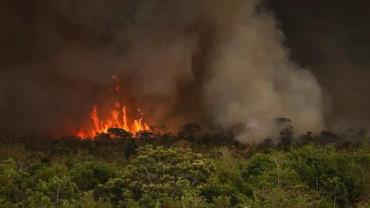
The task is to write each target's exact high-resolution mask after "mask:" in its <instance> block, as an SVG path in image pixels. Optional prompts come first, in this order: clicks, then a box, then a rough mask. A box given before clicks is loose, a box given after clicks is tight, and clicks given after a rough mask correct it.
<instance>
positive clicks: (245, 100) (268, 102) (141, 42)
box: [0, 0, 323, 142]
mask: <svg viewBox="0 0 370 208" xmlns="http://www.w3.org/2000/svg"><path fill="white" fill-rule="evenodd" d="M30 2H32V3H29V4H32V7H31V8H33V10H32V11H28V9H29V8H28V7H27V8H25V10H27V11H28V12H26V13H25V14H24V15H23V16H22V15H21V16H15V15H13V13H11V12H10V13H9V14H8V13H7V15H8V16H6V17H4V18H5V19H9V20H12V21H13V22H12V23H8V25H7V26H9V29H8V31H9V33H10V35H9V36H7V35H5V36H4V37H3V41H2V42H3V43H4V45H5V46H7V47H9V49H10V48H12V49H11V50H9V52H8V54H7V55H4V56H3V57H1V67H2V71H1V74H0V75H1V77H0V81H1V82H0V83H1V86H2V87H1V90H0V98H1V105H0V114H1V115H2V118H3V119H2V121H1V123H0V124H1V126H2V128H3V129H5V130H6V131H7V132H9V133H10V134H14V133H17V134H20V135H27V134H38V133H40V132H42V133H45V134H52V135H63V134H68V133H69V132H73V131H75V130H76V129H78V128H79V127H80V125H81V124H82V123H83V122H84V118H86V116H87V115H88V113H89V110H90V106H91V105H92V104H99V105H103V106H104V105H108V104H107V103H108V102H109V101H111V100H114V98H110V97H107V94H108V93H107V90H106V89H108V87H109V85H110V84H111V76H112V74H115V75H117V76H119V77H120V78H121V79H122V83H123V88H122V92H121V93H122V94H120V95H119V97H120V99H122V100H123V102H125V103H126V104H127V105H128V106H129V107H131V108H132V109H136V108H141V110H142V111H143V112H144V113H145V117H146V118H147V120H149V122H150V123H152V124H158V125H160V124H164V125H167V126H169V127H170V128H172V129H175V127H178V126H179V125H181V124H184V123H186V122H197V123H200V124H201V125H203V126H205V127H206V128H207V129H214V128H222V129H224V130H229V129H232V128H233V127H234V126H236V125H242V126H244V128H243V129H244V130H243V131H241V132H238V135H237V136H238V139H239V140H240V141H242V142H258V141H260V140H261V139H263V138H265V137H268V136H273V135H275V134H276V133H277V128H276V126H275V124H274V119H275V118H277V117H288V118H290V119H292V120H293V123H294V125H295V127H296V129H297V131H298V132H304V131H316V130H319V129H320V128H322V126H323V118H322V115H323V112H322V111H323V110H322V101H321V90H320V87H319V85H318V84H317V82H316V80H315V78H314V77H313V76H312V75H311V74H310V73H309V72H308V71H306V70H304V69H301V68H300V67H299V66H297V65H295V64H294V63H292V62H291V61H290V60H289V51H288V50H287V49H286V48H285V47H284V36H283V34H282V32H281V31H280V30H279V29H278V27H277V22H276V20H275V18H274V16H273V15H272V14H271V13H269V12H268V11H265V10H264V9H263V8H262V7H261V5H260V4H261V2H260V1H258V0H228V1H226V0H188V1H182V0H152V1H133V0H107V1H98V0H95V1H91V0H89V1H87V0H81V1H73V0H66V1H57V0H52V1H49V2H48V3H45V2H43V1H41V0H33V1H30ZM8 7H9V10H12V9H14V10H16V9H19V8H17V6H16V5H14V4H13V3H12V2H11V1H9V3H8ZM13 7H14V8H13ZM4 18H3V19H4ZM15 35H16V36H15Z"/></svg>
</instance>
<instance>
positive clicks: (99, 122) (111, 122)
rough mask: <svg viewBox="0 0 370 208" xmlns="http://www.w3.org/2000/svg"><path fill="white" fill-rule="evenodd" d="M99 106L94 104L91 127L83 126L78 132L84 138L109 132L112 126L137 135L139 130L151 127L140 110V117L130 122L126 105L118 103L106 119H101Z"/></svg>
mask: <svg viewBox="0 0 370 208" xmlns="http://www.w3.org/2000/svg"><path fill="white" fill-rule="evenodd" d="M98 110H99V109H98V107H97V106H96V105H94V106H93V109H92V111H91V113H90V120H91V124H90V126H89V127H84V128H81V130H80V131H79V132H78V133H77V134H76V136H77V137H80V138H82V139H87V138H94V137H96V136H97V135H99V134H102V133H108V130H109V129H111V128H120V129H123V130H125V131H127V132H130V133H132V134H133V135H135V134H136V133H138V132H142V131H149V130H150V127H149V125H148V124H147V123H145V122H144V121H143V118H141V117H142V115H143V114H142V113H141V111H140V110H138V111H139V112H140V116H141V117H140V118H138V119H134V120H132V122H131V123H129V119H128V118H127V108H126V106H123V107H121V104H120V103H116V104H115V106H114V107H113V108H112V110H111V111H110V117H108V118H106V119H101V118H100V117H99V112H98Z"/></svg>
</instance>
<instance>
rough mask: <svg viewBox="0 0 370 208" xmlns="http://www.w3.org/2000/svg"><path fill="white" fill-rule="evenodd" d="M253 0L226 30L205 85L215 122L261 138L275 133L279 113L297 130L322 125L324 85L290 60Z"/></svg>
mask: <svg viewBox="0 0 370 208" xmlns="http://www.w3.org/2000/svg"><path fill="white" fill-rule="evenodd" d="M258 3H259V2H258V1H249V2H248V3H247V4H246V5H243V6H245V8H244V9H242V10H241V11H242V12H241V14H239V15H238V16H237V17H236V19H235V20H234V22H233V23H232V24H233V25H232V26H231V27H230V29H229V30H227V31H226V32H227V33H228V34H230V35H229V37H228V39H227V40H226V41H224V42H222V43H221V44H220V46H219V54H218V57H217V59H216V60H214V63H212V68H211V71H212V78H211V79H210V80H209V81H208V82H207V83H206V85H205V95H206V102H207V106H209V107H210V110H211V113H212V115H213V116H214V119H215V121H216V122H217V124H219V125H220V126H222V127H223V128H232V127H233V126H236V125H238V124H241V125H242V126H243V127H244V128H243V129H244V130H243V131H242V132H239V135H237V138H238V139H239V140H240V141H243V142H259V140H260V139H263V138H267V137H269V136H273V135H276V134H277V133H278V129H277V127H276V124H275V122H274V119H275V118H279V117H287V118H290V119H292V120H293V122H294V126H295V127H296V131H297V132H298V133H304V132H305V131H317V130H320V129H321V128H323V109H322V100H321V89H320V86H319V85H318V83H317V81H316V80H315V78H314V77H313V76H312V75H311V73H309V72H308V71H306V70H304V69H302V68H300V67H299V66H297V65H295V64H294V63H292V62H291V61H290V60H289V56H288V55H289V53H288V51H287V49H286V48H285V47H284V45H283V42H284V37H283V34H282V32H281V31H280V30H279V29H278V27H277V23H276V20H275V18H274V17H273V15H271V14H270V13H268V12H265V11H257V10H256V9H255V8H256V7H257V5H258Z"/></svg>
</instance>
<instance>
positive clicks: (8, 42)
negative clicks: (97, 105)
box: [0, 0, 370, 133]
mask: <svg viewBox="0 0 370 208" xmlns="http://www.w3.org/2000/svg"><path fill="white" fill-rule="evenodd" d="M225 1H226V0H225ZM64 2H72V1H59V0H2V1H1V2H0V25H1V30H0V98H2V99H3V100H0V116H1V118H2V119H1V120H0V130H3V131H4V130H5V131H7V130H9V132H11V133H14V132H17V130H18V128H12V129H11V130H10V127H11V126H20V128H27V129H29V130H30V131H31V132H32V130H35V129H38V130H40V129H41V130H43V125H44V123H49V124H50V123H53V122H57V119H60V118H57V117H56V116H48V115H57V114H58V115H59V114H60V112H62V114H63V115H65V116H64V117H63V118H62V119H66V120H68V117H69V115H78V116H79V117H81V115H83V114H86V112H81V111H75V109H89V106H90V104H89V102H90V101H93V98H92V97H91V96H89V92H93V91H94V90H95V89H94V88H83V87H82V86H88V84H86V83H89V82H92V80H93V79H94V77H99V78H100V77H102V76H107V77H109V75H110V74H111V71H109V70H108V71H107V70H101V69H100V68H109V65H105V64H104V61H97V62H101V63H102V66H95V65H94V66H89V64H90V63H89V60H98V59H99V58H100V57H101V56H104V53H103V52H104V51H105V49H106V47H108V46H109V48H110V49H112V48H113V49H114V50H115V53H116V54H120V53H122V54H125V48H119V47H115V43H116V42H117V41H120V43H121V44H122V45H125V38H126V35H123V37H124V38H121V39H119V40H117V36H116V34H117V33H119V34H124V31H125V28H126V27H128V26H129V23H130V19H131V18H133V17H132V16H133V14H132V13H133V9H132V8H135V7H136V4H137V2H140V1H129V0H122V1H119V0H106V2H107V3H105V4H104V5H106V6H107V7H108V9H105V8H99V5H100V3H99V0H91V1H90V0H88V1H87V0H80V1H78V0H76V1H73V2H74V3H73V4H67V3H64ZM169 2H171V1H169ZM265 3H266V7H267V8H269V9H270V10H271V11H272V12H273V13H274V14H275V16H276V17H277V19H278V21H279V25H280V27H281V29H282V31H283V32H284V34H285V37H286V40H285V44H286V46H287V47H288V48H289V49H290V56H291V59H292V60H293V61H294V62H296V63H298V64H299V65H301V66H303V67H305V68H307V69H308V70H310V71H311V72H312V73H313V74H314V75H315V76H316V78H317V79H318V81H319V83H320V85H321V86H322V88H323V91H324V97H325V102H326V108H327V111H326V112H327V115H326V120H327V124H328V127H342V126H346V127H348V126H349V127H358V128H360V127H369V126H370V118H369V116H368V115H370V83H369V80H370V69H369V68H370V1H368V0H265ZM70 5H74V6H75V7H69V6H70ZM164 8H165V7H164ZM85 9H86V10H85ZM66 11H68V12H66ZM94 11H99V12H94ZM101 11H102V12H101ZM104 11H106V12H104ZM71 12H73V14H78V16H71V15H70V13H71ZM89 12H90V13H89ZM174 21H175V20H174ZM122 31H123V32H122ZM172 32H173V31H171V33H172ZM127 36H128V37H127V39H129V38H130V37H129V35H127ZM158 38H162V39H163V38H164V37H162V35H161V34H158ZM66 48H67V49H68V50H67V51H68V53H66V52H65V51H66ZM74 49H75V50H74ZM69 51H76V54H78V56H75V54H70V53H69ZM101 51H103V52H101ZM86 52H89V53H86ZM60 54H63V56H61V55H60ZM81 54H83V55H81ZM76 57H79V58H78V60H77V58H76ZM108 59H109V57H108ZM67 64H70V65H67ZM86 66H88V68H87V70H88V71H82V70H78V68H81V67H86ZM63 67H67V68H71V69H72V70H70V71H68V73H65V71H63ZM51 68H53V70H51ZM74 68H76V70H74ZM89 68H91V70H90V71H89ZM34 69H37V71H36V73H35V70H34ZM94 69H98V70H94ZM93 72H96V74H91V75H89V76H88V79H82V78H83V77H86V76H84V75H83V74H81V73H93ZM1 77H3V78H1ZM5 77H6V78H5ZM27 79H32V80H33V81H32V82H26V81H25V80H27ZM94 81H95V80H94ZM105 81H106V80H104V81H102V82H101V83H98V84H99V87H104V86H105V85H106V84H107V83H105ZM33 83H41V85H37V86H36V85H33ZM84 84H85V85H84ZM45 89H47V90H46V92H48V93H44V91H45ZM29 92H36V93H29ZM37 92H42V93H37ZM70 92H73V95H71V93H70ZM4 98H6V100H4ZM66 98H68V99H67V100H66ZM34 100H37V102H33V101H34ZM78 100H80V101H81V100H83V101H84V102H77V101H78ZM85 101H87V102H85ZM76 106H79V107H77V108H76ZM40 110H42V111H41V112H40ZM35 118H37V120H39V121H36V119H35ZM67 123H70V126H71V128H72V126H75V125H76V124H77V123H79V121H76V120H74V121H67ZM53 128H54V129H58V126H57V125H55V126H54V127H53ZM54 129H53V130H54ZM49 130H50V129H49Z"/></svg>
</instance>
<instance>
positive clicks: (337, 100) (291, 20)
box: [267, 0, 370, 127]
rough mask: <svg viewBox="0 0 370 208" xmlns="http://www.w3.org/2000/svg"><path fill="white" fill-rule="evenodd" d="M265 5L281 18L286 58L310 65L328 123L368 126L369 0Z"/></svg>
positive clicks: (284, 0) (277, 0)
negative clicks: (321, 93)
mask: <svg viewBox="0 0 370 208" xmlns="http://www.w3.org/2000/svg"><path fill="white" fill-rule="evenodd" d="M267 3H268V5H269V7H270V8H271V9H272V10H273V11H274V13H275V15H276V16H277V18H278V19H279V21H280V24H281V28H282V30H283V31H284V33H285V36H286V44H287V46H288V47H289V48H290V50H291V58H292V59H293V60H294V61H295V62H297V63H299V64H300V65H302V66H304V67H306V68H308V69H310V70H311V71H312V72H313V73H314V74H315V76H316V77H317V79H318V80H319V82H320V84H321V86H322V87H323V89H324V92H325V93H326V98H327V102H328V107H327V108H328V114H329V115H328V116H327V118H328V122H327V123H328V124H329V126H330V124H334V126H339V127H341V125H344V124H346V125H349V126H353V127H360V126H364V127H366V126H369V124H370V123H369V121H370V118H369V113H370V82H369V81H370V1H367V0H325V1H321V0H301V1H296V0H270V1H268V2H267ZM332 121H335V122H332Z"/></svg>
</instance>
